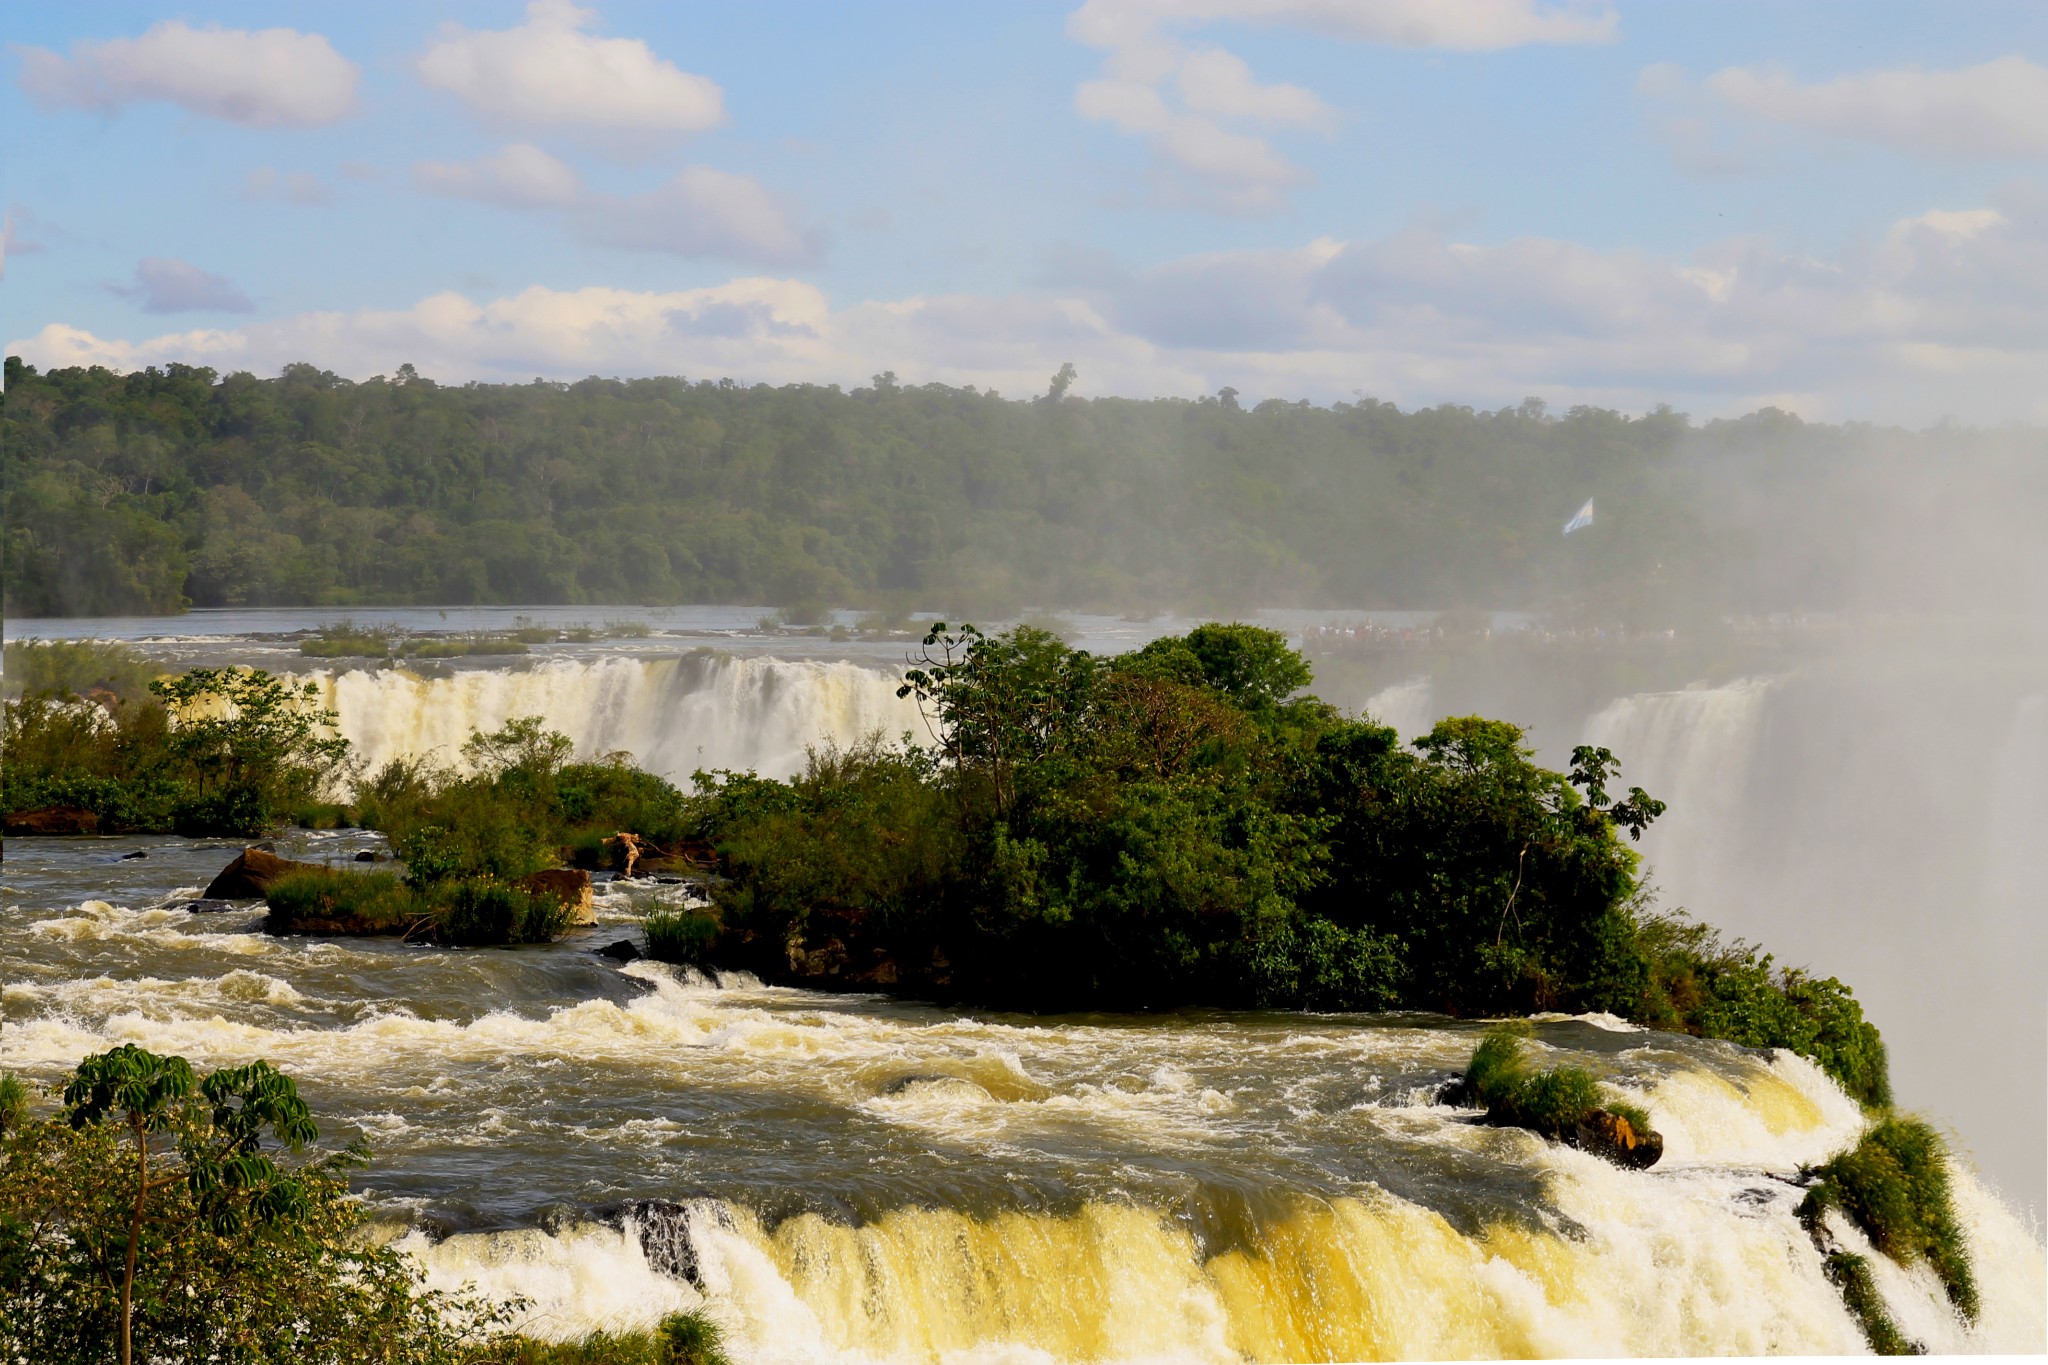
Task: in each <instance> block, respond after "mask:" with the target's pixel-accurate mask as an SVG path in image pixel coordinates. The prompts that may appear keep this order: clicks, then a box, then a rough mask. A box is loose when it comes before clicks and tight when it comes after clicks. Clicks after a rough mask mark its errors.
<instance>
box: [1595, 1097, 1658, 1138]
mask: <svg viewBox="0 0 2048 1365" xmlns="http://www.w3.org/2000/svg"><path fill="white" fill-rule="evenodd" d="M1602 1107H1603V1108H1604V1109H1606V1110H1607V1112H1608V1113H1610V1114H1612V1115H1614V1116H1615V1117H1616V1118H1622V1119H1627V1120H1628V1126H1629V1127H1631V1128H1633V1129H1635V1130H1636V1131H1637V1132H1638V1133H1650V1132H1655V1131H1656V1130H1655V1129H1654V1128H1652V1127H1651V1126H1650V1111H1649V1110H1647V1109H1645V1108H1643V1107H1642V1106H1641V1105H1639V1104H1630V1103H1629V1102H1628V1101H1627V1100H1608V1101H1607V1103H1606V1104H1605V1105H1603V1106H1602Z"/></svg>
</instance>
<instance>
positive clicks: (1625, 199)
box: [0, 0, 2048, 425]
mask: <svg viewBox="0 0 2048 1365" xmlns="http://www.w3.org/2000/svg"><path fill="white" fill-rule="evenodd" d="M8 19H9V23H8V25H7V31H8V34H9V39H10V43H11V46H10V47H9V48H8V50H7V52H6V61H7V66H8V70H7V78H6V80H5V82H4V84H0V102H4V104H0V119H4V127H5V130H6V132H5V136H6V138H7V145H6V148H5V171H4V174H5V184H4V202H5V204H6V212H7V216H8V239H7V240H8V253H7V261H6V266H7V273H6V277H5V284H4V294H0V298H4V314H0V324H4V333H0V334H4V336H5V338H6V339H7V348H8V351H9V353H11V354H20V355H22V356H23V357H24V358H26V359H28V360H29V361H30V362H31V363H35V364H39V365H57V364H74V363H102V364H109V365H114V366H116V367H119V368H130V367H134V366H137V365H143V364H150V363H157V362H161V361H165V360H186V361H192V362H197V363H204V364H210V365H213V366H215V367H216V368H219V369H222V370H229V369H238V368H247V369H253V370H256V371H258V372H260V373H269V372H274V371H275V370H276V369H277V368H278V367H279V366H281V365H283V364H285V363H288V362H291V361H294V360H301V359H304V360H311V361H313V362H314V363H316V364H320V365H323V366H326V367H329V368H332V369H335V370H337V371H339V372H341V373H344V374H348V375H351V376H355V377H365V376H367V375H370V374H374V373H384V372H389V371H391V370H393V369H395V368H396V367H397V366H398V365H399V364H400V363H403V362H407V361H411V362H413V363H415V364H417V365H418V367H419V368H420V370H421V371H422V372H423V373H427V374H430V375H434V376H436V377H438V378H442V379H444V380H462V379H472V378H475V379H526V378H531V377H533V376H535V375H545V376H547V377H549V378H576V377H580V376H582V375H584V374H589V373H599V374H621V375H629V374H652V373H678V372H680V373H685V374H689V375H692V376H697V377H717V376H725V375H730V376H731V377H734V378H736V379H740V380H743V381H749V382H752V381H765V382H773V383H781V382H791V381H809V382H819V383H840V384H845V385H849V386H850V385H854V384H859V383H862V382H864V381H865V380H866V378H867V376H868V375H870V374H872V373H874V372H876V371H878V370H881V369H885V368H889V369H894V370H896V371H897V372H898V373H899V374H900V375H902V376H903V377H904V378H905V379H906V380H909V381H911V382H943V383H948V384H974V385H976V386H978V387H985V388H986V387H993V388H996V389H998V390H999V391H1002V392H1004V393H1008V394H1012V395H1022V394H1023V393H1027V392H1035V391H1038V390H1040V389H1042V388H1043V386H1044V383H1045V380H1046V377H1047V376H1049V375H1050V374H1051V372H1052V371H1053V370H1054V369H1056V368H1057V367H1058V365H1059V364H1060V363H1061V362H1062V361H1066V360H1071V361H1073V362H1074V363H1075V364H1076V366H1077V367H1078V368H1079V370H1080V373H1081V379H1080V382H1079V383H1078V384H1077V386H1076V391H1077V392H1080V393H1089V394H1104V393H1118V394H1126V395H1133V396H1149V395H1152V394H1183V395H1190V394H1195V393H1201V392H1208V391H1212V390H1214V389H1215V388H1217V387H1219V386H1221V385H1223V384H1231V385H1234V386H1235V387H1237V388H1239V389H1241V390H1243V391H1244V392H1245V393H1246V394H1247V395H1248V396H1251V397H1255V398H1262V397H1268V396H1281V397H1288V398H1308V399H1311V400H1315V401H1329V400H1332V399H1338V398H1349V397H1351V396H1353V395H1354V394H1359V393H1363V394H1369V395H1371V396H1374V397H1379V398H1385V399H1390V400H1393V401H1396V402H1400V403H1402V404H1403V405H1404V406H1406V405H1414V404H1421V403H1433V402H1444V401H1450V402H1462V403H1471V404H1476V405H1480V406H1494V405H1499V404H1505V403H1512V402H1516V401H1519V399H1520V398H1521V397H1523V396H1524V395H1527V394H1534V395H1539V396H1542V397H1544V398H1546V399H1548V400H1549V401H1550V402H1551V403H1552V404H1553V405H1557V406H1566V405H1570V404H1573V403H1579V402H1590V403H1596V404H1601V405H1611V406H1619V407H1623V408H1628V409H1636V410H1639V409H1643V408H1647V407H1649V406H1652V405H1654V404H1656V403H1659V402H1669V403H1672V404H1673V405H1674V406H1677V407H1680V408H1682V409H1685V410H1687V411H1690V412H1693V413H1695V414H1697V415H1700V416H1712V415H1725V414H1733V413H1737V412H1741V411H1747V410H1749V409H1752V408H1754V407H1757V406H1759V405H1762V404H1766V403H1776V404H1779V405H1781V406H1786V407H1790V408H1793V409H1794V410H1796V411H1799V412H1801V413H1803V414H1805V415H1808V416H1811V417H1816V418H1825V419H1843V418H1858V419H1874V420H1883V421H1901V422H1907V423H1910V424H1915V425H1918V424H1923V423H1927V422H1933V421H1937V420H1941V419H1943V418H1951V417H1953V418H1960V419H1963V420H1970V421H1983V422H2004V421H2012V420H2024V421H2039V420H2043V419H2048V383H2044V382H2043V381H2044V380H2048V363H2044V357H2048V174H2044V171H2048V165H2044V163H2048V7H2043V6H2040V5H2038V4H2012V5H2000V4H1993V3H1979V4H1971V5H1967V6H1937V5H1897V4H1877V3H1866V4H1855V5H1850V4H1825V5H1823V4H1817V3H1816V4H1789V3H1774V4H1747V3H1739V2H1737V0H1716V2H1715V3H1698V4H1676V3H1662V4H1612V5H1609V4H1600V3H1553V0H1087V2H1086V3H1070V4H1065V5H1035V4H1014V5H996V4H968V5H962V4H958V3H953V4H925V3H893V4H887V5H863V4H852V3H839V4H813V5H779V4H766V3H763V4H745V5H717V6H713V5H695V4H680V3H659V4H658V3H626V2H625V0H613V2H612V3H593V4H588V5H581V6H578V5H574V4H571V3H568V0H541V3H536V4H533V5H530V6H529V5H525V4H520V3H482V0H476V2H473V3H455V4H443V5H438V6H436V5H429V4H408V5H403V6H400V5H374V4H370V5H349V6H341V5H331V4H327V5H322V4H297V5H293V4H279V3H274V2H273V3H266V4H261V5H258V4H237V3H226V2H225V0H223V2H222V3H215V4H210V5H207V6H205V7H203V8H189V7H180V6H172V5H123V4H114V3H98V4H95V5H92V6H41V5H37V6H32V5H27V4H23V3H19V2H18V0H17V3H16V4H14V5H12V6H10V8H9V10H8Z"/></svg>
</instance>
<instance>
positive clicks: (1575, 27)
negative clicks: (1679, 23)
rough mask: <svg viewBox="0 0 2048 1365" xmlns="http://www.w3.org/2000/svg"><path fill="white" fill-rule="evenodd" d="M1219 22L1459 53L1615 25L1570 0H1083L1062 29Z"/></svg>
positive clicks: (1105, 39) (1601, 8)
mask: <svg viewBox="0 0 2048 1365" xmlns="http://www.w3.org/2000/svg"><path fill="white" fill-rule="evenodd" d="M1219 22H1234V23H1244V24H1263V25H1273V26H1285V27H1289V28H1301V29H1307V30H1309V31H1310V32H1313V33H1320V34H1325V35H1328V36H1330V37H1333V38H1344V39H1349V40H1352V41H1355V42H1367V43H1382V44H1385V45H1387V46H1391V47H1420V48H1445V49H1449V50H1453V51H1463V52H1486V51H1496V50H1499V49H1502V48H1512V47H1522V46H1526V45H1528V44H1531V43H1610V42H1613V41H1614V40H1615V39H1616V38H1617V37H1619V36H1620V27H1621V23H1620V20H1619V18H1618V17H1617V16H1616V14H1615V12H1614V8H1613V6H1612V5H1609V4H1588V3H1578V2H1577V0H1565V2H1564V3H1552V4H1545V3H1542V2H1541V0H1088V2H1087V3H1086V4H1084V5H1082V6H1081V8H1080V9H1078V10H1076V11H1075V12H1074V14H1073V17H1072V18H1071V19H1069V20H1068V24H1067V31H1068V33H1069V34H1071V35H1072V36H1073V37H1075V38H1076V39H1078V40H1080V41H1081V42H1084V43H1089V44H1091V45H1093V46H1097V47H1108V46H1123V45H1125V44H1128V43H1131V42H1134V41H1137V40H1139V39H1140V38H1142V37H1144V36H1145V35H1147V34H1149V33H1151V32H1152V31H1154V30H1158V29H1165V28H1173V27H1195V26H1198V25H1203V24H1213V23H1219Z"/></svg>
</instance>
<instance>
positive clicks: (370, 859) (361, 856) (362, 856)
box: [356, 848, 377, 863]
mask: <svg viewBox="0 0 2048 1365" xmlns="http://www.w3.org/2000/svg"><path fill="white" fill-rule="evenodd" d="M356 861H357V862H359V863H374V862H376V861H377V855H376V854H375V853H373V852H371V851H370V850H369V849H367V848H366V849H364V850H363V851H362V852H360V853H358V854H356Z"/></svg>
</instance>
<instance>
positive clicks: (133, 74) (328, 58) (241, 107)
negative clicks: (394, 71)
mask: <svg viewBox="0 0 2048 1365" xmlns="http://www.w3.org/2000/svg"><path fill="white" fill-rule="evenodd" d="M17 50H18V51H19V52H20V54H21V76H20V80H21V88H22V89H23V90H24V91H26V92H27V93H28V96H29V98H30V99H32V100H34V101H35V102H36V104H37V105H38V106H40V107H42V108H44V109H104V110H113V109H118V108H120V107H122V106H123V105H127V104H135V103H141V102H145V101H151V100H162V101H165V102H167V103H170V104H175V105H177V106H178V107H179V108H181V109H184V110H186V111H188V112H190V113H194V114H203V115H205V116H206V117H208V118H217V119H223V120H226V121H227V122H229V123H239V124H243V125H245V126H247V127H251V128H311V127H317V126H318V125H320V124H324V123H332V122H334V121H335V120H336V119H339V118H341V117H343V116H345V115H346V114H348V113H349V112H350V111H351V110H353V109H354V108H355V102H356V77H357V69H356V65H355V63H354V62H351V61H349V60H348V59H347V58H345V57H343V56H342V55H341V54H340V53H338V52H336V51H335V50H334V47H333V45H332V44H330V43H329V42H328V41H327V39H326V38H325V37H323V36H321V35H320V34H318V33H300V32H299V31H297V30H296V29H289V28H267V29H262V30H259V31H256V32H251V31H249V30H247V29H234V28H221V27H219V26H217V25H215V26H210V27H207V28H203V29H196V28H192V27H190V26H188V25H186V24H184V23H182V22H180V21H179V20H176V19H172V20H168V21H166V22H164V23H161V24H158V25H156V26H155V27H153V28H151V29H150V30H149V31H148V32H147V33H144V34H143V35H142V36H141V37H139V38H115V39H111V40H109V41H107V42H98V43H95V42H82V43H75V44H73V45H72V48H71V55H70V56H69V57H61V56H59V55H58V54H56V53H55V52H51V51H50V50H48V49H47V48H40V47H24V48H20V49H17Z"/></svg>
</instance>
